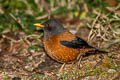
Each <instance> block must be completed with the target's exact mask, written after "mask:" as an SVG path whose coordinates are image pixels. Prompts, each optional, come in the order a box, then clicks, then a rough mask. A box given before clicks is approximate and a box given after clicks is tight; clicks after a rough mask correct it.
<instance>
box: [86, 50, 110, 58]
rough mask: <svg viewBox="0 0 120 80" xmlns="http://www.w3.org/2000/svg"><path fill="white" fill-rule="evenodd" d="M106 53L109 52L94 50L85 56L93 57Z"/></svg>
mask: <svg viewBox="0 0 120 80" xmlns="http://www.w3.org/2000/svg"><path fill="white" fill-rule="evenodd" d="M107 53H109V52H107V51H103V50H99V49H96V48H94V50H92V51H89V52H87V53H86V55H85V56H89V55H94V54H107Z"/></svg>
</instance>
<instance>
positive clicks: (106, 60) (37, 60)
mask: <svg viewBox="0 0 120 80" xmlns="http://www.w3.org/2000/svg"><path fill="white" fill-rule="evenodd" d="M75 31H76V30H74V28H73V29H71V32H75ZM89 31H90V30H89V29H87V28H84V27H81V28H79V29H78V30H77V32H75V33H76V35H77V36H80V37H82V38H83V39H85V40H86V41H87V37H88V35H89ZM88 43H89V44H90V45H92V46H94V47H96V48H99V49H102V50H106V51H108V52H110V53H109V54H96V55H90V56H86V57H80V59H78V60H77V61H76V62H75V64H73V65H71V64H67V65H66V66H65V68H64V69H63V72H61V73H59V72H58V71H59V69H60V67H61V65H62V64H61V63H58V62H56V61H54V60H52V59H51V58H49V57H48V56H47V55H46V53H45V51H44V49H43V44H42V37H41V36H40V33H39V32H36V33H35V34H32V35H26V34H25V33H24V32H10V31H7V30H6V31H4V32H3V33H1V34H0V80H120V44H114V45H111V46H108V45H107V42H104V41H102V40H101V39H100V38H98V37H94V39H92V40H91V41H88Z"/></svg>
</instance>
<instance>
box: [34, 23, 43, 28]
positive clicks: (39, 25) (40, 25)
mask: <svg viewBox="0 0 120 80" xmlns="http://www.w3.org/2000/svg"><path fill="white" fill-rule="evenodd" d="M34 26H36V27H41V28H42V27H44V25H42V24H40V23H36V24H34Z"/></svg>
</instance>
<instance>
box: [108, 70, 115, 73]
mask: <svg viewBox="0 0 120 80" xmlns="http://www.w3.org/2000/svg"><path fill="white" fill-rule="evenodd" d="M113 72H116V70H114V69H109V70H108V73H113Z"/></svg>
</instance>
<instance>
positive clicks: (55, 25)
mask: <svg viewBox="0 0 120 80" xmlns="http://www.w3.org/2000/svg"><path fill="white" fill-rule="evenodd" d="M34 25H35V26H37V27H41V28H43V30H44V38H49V37H51V36H54V35H58V34H62V33H64V32H65V31H66V29H65V28H64V27H63V25H62V24H61V23H60V21H59V20H57V19H49V20H47V21H46V22H44V23H43V24H40V23H36V24H34Z"/></svg>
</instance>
